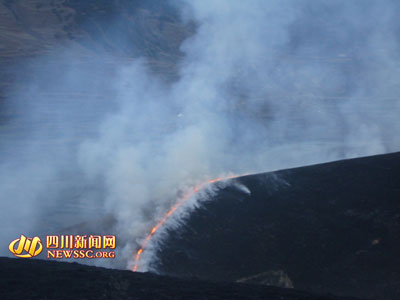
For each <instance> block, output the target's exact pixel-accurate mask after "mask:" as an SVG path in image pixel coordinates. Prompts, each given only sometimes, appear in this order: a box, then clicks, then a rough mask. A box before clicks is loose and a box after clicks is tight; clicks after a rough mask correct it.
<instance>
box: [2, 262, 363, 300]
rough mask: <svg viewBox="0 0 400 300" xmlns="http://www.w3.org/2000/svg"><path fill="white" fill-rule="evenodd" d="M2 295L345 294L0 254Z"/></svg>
mask: <svg viewBox="0 0 400 300" xmlns="http://www.w3.org/2000/svg"><path fill="white" fill-rule="evenodd" d="M0 298H1V299H52V300H54V299H185V300H186V299H266V300H278V299H279V300H341V299H342V300H344V299H349V300H351V299H354V300H356V299H355V298H348V297H345V298H342V297H335V296H330V295H325V296H318V295H313V294H310V293H306V292H302V291H297V290H293V289H283V288H277V287H265V286H260V285H250V284H240V283H214V282H207V281H200V280H196V279H193V278H192V279H178V278H173V277H165V276H158V275H154V274H149V273H133V272H131V271H121V270H112V269H105V268H97V267H89V266H84V265H80V264H77V263H62V262H53V261H42V260H29V259H12V258H0Z"/></svg>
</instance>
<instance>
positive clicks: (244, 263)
mask: <svg viewBox="0 0 400 300" xmlns="http://www.w3.org/2000/svg"><path fill="white" fill-rule="evenodd" d="M240 182H242V183H243V184H245V185H246V186H247V187H248V188H249V189H250V190H251V196H246V195H244V194H243V193H241V192H239V191H238V190H235V189H233V188H226V189H223V190H222V191H221V192H220V193H219V194H218V196H217V197H216V198H214V199H213V201H210V202H207V203H206V204H205V205H203V207H202V208H201V209H198V210H197V211H195V212H194V213H192V215H191V216H190V218H189V220H188V222H187V224H186V225H185V226H184V227H183V228H181V229H180V230H179V231H178V232H171V233H170V236H169V238H168V240H167V241H166V242H165V244H164V246H163V247H162V250H161V251H160V252H159V261H158V265H157V268H158V269H159V270H161V272H162V273H165V274H173V275H177V276H197V277H199V278H202V279H211V280H220V279H223V280H231V281H233V280H240V279H241V281H248V282H259V283H264V284H272V285H280V286H294V287H295V288H298V289H304V290H309V291H315V292H319V293H328V292H329V293H334V294H338V295H353V296H358V297H365V298H375V299H400V255H399V253H400V153H395V154H388V155H379V156H372V157H366V158H359V159H352V160H345V161H338V162H332V163H326V164H321V165H315V166H309V167H302V168H296V169H290V170H283V171H278V172H274V173H268V174H260V175H253V176H246V177H242V178H240ZM253 276H254V277H253ZM247 277H252V278H248V279H246V278H247Z"/></svg>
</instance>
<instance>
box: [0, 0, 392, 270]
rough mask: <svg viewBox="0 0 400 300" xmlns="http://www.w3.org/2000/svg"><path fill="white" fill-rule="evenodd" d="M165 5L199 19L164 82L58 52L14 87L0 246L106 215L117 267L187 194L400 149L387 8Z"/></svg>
mask: <svg viewBox="0 0 400 300" xmlns="http://www.w3.org/2000/svg"><path fill="white" fill-rule="evenodd" d="M173 3H174V7H175V8H176V9H177V10H179V11H180V12H181V17H182V20H183V22H187V23H194V24H195V33H194V34H193V35H192V36H190V37H189V38H187V39H186V40H185V41H184V42H183V43H182V45H181V50H182V52H183V53H184V56H183V58H182V59H181V60H180V61H179V76H178V78H177V79H176V80H174V81H172V82H165V81H164V80H162V79H161V78H160V76H158V75H157V74H154V72H151V71H149V70H148V67H147V66H148V65H147V63H146V58H145V57H143V58H139V59H135V60H134V61H133V62H130V61H127V60H123V59H118V58H116V57H115V56H113V55H109V54H97V55H96V56H93V57H89V56H88V54H87V53H85V52H84V50H82V49H80V48H79V47H78V48H77V47H72V46H71V47H69V46H63V48H60V50H59V52H58V53H57V55H56V56H43V57H40V58H38V59H37V60H36V61H35V62H34V63H33V67H31V68H27V70H28V71H27V75H26V76H25V78H23V80H24V84H23V86H24V89H22V90H17V91H13V90H12V88H11V91H12V93H10V94H9V99H8V100H9V102H10V103H15V105H17V110H18V112H19V116H20V119H19V120H20V121H19V122H30V124H32V126H31V130H30V131H28V132H24V134H22V135H18V136H16V137H15V138H14V139H13V140H12V141H11V142H9V141H8V140H7V139H5V138H2V140H5V141H8V142H7V143H4V144H3V145H2V146H1V151H2V153H4V155H2V158H1V162H0V166H1V170H0V199H1V200H2V209H1V211H0V220H1V225H2V226H1V231H0V237H1V238H2V240H12V239H14V238H15V236H19V234H20V233H21V232H22V231H23V232H25V233H26V234H30V233H34V232H35V233H37V232H42V231H43V230H45V228H48V226H49V224H52V223H51V222H56V224H57V226H58V227H57V226H56V225H55V228H56V229H57V228H62V226H65V225H67V224H69V225H72V224H73V223H78V222H81V221H85V220H92V219H96V218H98V217H101V216H104V215H112V216H114V217H115V219H116V232H117V233H118V238H119V240H120V241H122V244H121V245H122V247H121V248H120V249H119V253H118V255H119V256H118V257H119V260H116V261H115V265H114V266H122V267H123V266H125V265H126V263H127V262H128V261H130V260H131V259H132V256H133V255H134V252H135V250H137V248H138V245H140V243H141V241H142V240H143V238H144V237H145V236H146V234H147V233H148V230H149V229H150V228H151V227H152V226H153V225H154V224H155V222H156V220H157V219H158V218H160V216H162V214H163V213H165V211H166V209H167V208H168V207H169V206H170V205H171V204H172V203H174V202H175V201H176V199H177V198H178V195H179V194H180V193H181V192H182V191H184V190H185V189H186V188H187V187H190V186H193V185H194V184H197V183H199V182H203V181H207V180H208V179H212V178H215V177H218V176H219V175H220V174H224V173H225V174H226V173H229V172H232V173H233V174H244V173H246V174H248V173H255V172H266V171H272V170H276V169H282V168H288V167H295V166H302V165H309V164H315V163H321V162H326V161H332V160H337V159H344V158H350V157H358V156H365V155H372V154H381V153H387V152H394V151H398V150H399V149H400V137H399V134H398V132H399V131H400V122H399V118H398V116H399V111H400V102H399V92H400V85H399V84H398V81H399V79H400V76H399V75H400V74H399V70H400V69H399V68H398V65H399V62H400V60H399V53H400V52H399V51H398V50H399V38H398V33H399V31H400V27H399V24H398V21H397V18H398V13H399V8H400V7H399V4H397V3H396V2H394V1H379V2H378V1H334V2H332V1H318V2H317V1H285V0H284V1H264V0H252V1H230V0H218V1H211V0H193V1H174V2H173ZM116 48H117V45H116ZM61 49H62V50H61ZM28 100H29V101H28ZM45 110H49V116H50V117H51V118H52V120H53V121H52V126H51V127H46V126H43V124H42V122H43V120H42V119H41V118H42V116H43V111H45ZM88 118H89V119H90V120H88ZM21 120H22V121H21ZM93 120H94V121H93ZM89 121H90V122H89ZM93 124H94V125H93ZM82 128H83V129H82ZM53 135H55V136H57V138H58V139H60V138H61V140H62V142H60V143H59V144H57V143H52V142H51V138H52V137H53ZM49 140H50V141H49ZM43 141H44V142H43ZM14 149H19V150H18V151H19V152H15V150H14ZM21 157H23V159H21ZM242 190H243V191H246V189H245V188H243V187H242ZM193 205H194V204H193ZM17 219H18V220H23V221H21V222H15V221H14V220H17ZM179 219H180V218H179V217H178V218H176V221H177V222H178V223H175V224H179ZM57 222H58V223H57ZM46 226H47V227H46ZM171 226H172V225H171ZM46 230H47V229H46ZM7 251H8V250H7V248H6V247H4V248H2V249H1V254H2V255H9V254H8V253H7ZM149 253H150V252H149ZM148 261H151V259H150V258H149V259H148ZM100 263H104V262H100ZM144 269H146V266H144Z"/></svg>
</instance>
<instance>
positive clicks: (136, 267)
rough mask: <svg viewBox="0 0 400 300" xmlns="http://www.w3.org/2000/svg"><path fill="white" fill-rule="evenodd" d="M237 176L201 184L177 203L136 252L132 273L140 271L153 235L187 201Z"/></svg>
mask: <svg viewBox="0 0 400 300" xmlns="http://www.w3.org/2000/svg"><path fill="white" fill-rule="evenodd" d="M236 177H237V176H227V177H224V178H215V179H211V180H209V181H207V182H205V183H202V184H199V185H197V186H195V187H194V188H193V190H192V191H191V192H190V193H189V194H187V195H186V196H184V197H183V198H182V199H181V200H180V201H178V202H177V203H175V204H174V205H173V206H172V207H171V208H170V210H169V211H168V212H167V213H166V214H165V215H164V217H163V218H162V219H161V220H160V221H158V223H157V224H156V226H154V227H153V228H152V229H151V230H150V233H149V234H148V235H147V237H146V238H145V240H144V242H143V244H142V246H141V247H140V248H139V250H138V251H137V252H136V256H135V264H134V265H133V268H132V271H133V272H136V271H137V270H138V265H139V261H140V257H141V255H142V253H143V251H144V249H145V248H146V246H147V245H148V243H149V242H150V240H151V238H152V237H153V235H154V234H155V233H156V232H157V230H158V229H159V228H160V227H161V226H163V225H164V223H165V222H166V221H167V220H168V219H169V217H171V216H172V214H173V213H174V212H175V211H176V210H177V209H178V208H179V207H180V206H181V205H182V204H183V203H185V202H186V201H187V200H189V199H190V198H192V197H193V196H194V195H195V194H196V193H197V192H198V191H200V190H201V189H202V188H204V187H205V186H206V185H207V184H211V183H215V182H218V181H223V180H227V179H232V178H236Z"/></svg>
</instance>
